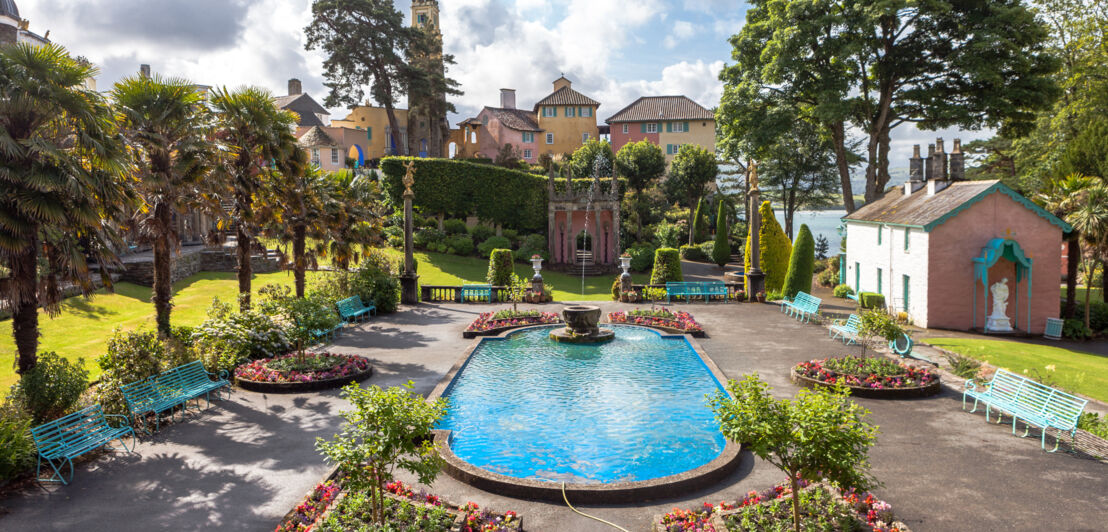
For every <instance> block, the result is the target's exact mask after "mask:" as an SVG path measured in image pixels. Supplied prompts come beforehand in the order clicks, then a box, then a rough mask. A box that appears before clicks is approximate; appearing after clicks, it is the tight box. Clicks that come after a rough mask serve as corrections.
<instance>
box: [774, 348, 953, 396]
mask: <svg viewBox="0 0 1108 532" xmlns="http://www.w3.org/2000/svg"><path fill="white" fill-rule="evenodd" d="M794 369H795V371H796V373H797V374H798V375H800V376H802V377H807V378H809V379H815V380H817V381H820V382H825V383H828V384H845V385H847V386H851V387H854V388H873V389H877V390H880V389H886V388H922V387H924V386H927V385H929V384H931V383H933V382H935V381H937V380H938V379H939V376H938V375H937V374H935V373H932V372H931V371H930V370H929V369H927V368H914V367H911V366H906V365H902V364H898V363H896V362H894V361H892V360H889V359H887V358H860V357H854V356H846V357H838V358H825V359H823V360H812V361H810V362H801V363H800V364H797V365H796V367H795V368H794Z"/></svg>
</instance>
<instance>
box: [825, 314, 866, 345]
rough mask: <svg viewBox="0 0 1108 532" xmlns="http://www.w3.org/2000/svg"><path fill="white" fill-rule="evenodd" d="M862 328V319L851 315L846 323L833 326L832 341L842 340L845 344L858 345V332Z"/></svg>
mask: <svg viewBox="0 0 1108 532" xmlns="http://www.w3.org/2000/svg"><path fill="white" fill-rule="evenodd" d="M861 327H862V318H859V317H858V315H857V314H851V315H850V317H849V318H847V319H846V321H844V322H841V323H836V324H835V325H832V326H831V329H830V330H831V333H830V334H831V339H832V340H842V341H843V344H845V345H850V344H856V343H858V330H859V329H860V328H861Z"/></svg>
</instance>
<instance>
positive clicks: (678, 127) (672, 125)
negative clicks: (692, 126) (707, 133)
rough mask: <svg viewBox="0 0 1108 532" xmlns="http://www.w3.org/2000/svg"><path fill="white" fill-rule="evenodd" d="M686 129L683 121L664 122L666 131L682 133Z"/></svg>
mask: <svg viewBox="0 0 1108 532" xmlns="http://www.w3.org/2000/svg"><path fill="white" fill-rule="evenodd" d="M688 130H689V129H688V128H687V127H685V123H684V122H667V123H666V131H671V132H673V133H684V132H686V131H688Z"/></svg>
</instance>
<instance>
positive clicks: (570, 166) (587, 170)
mask: <svg viewBox="0 0 1108 532" xmlns="http://www.w3.org/2000/svg"><path fill="white" fill-rule="evenodd" d="M613 159H615V156H614V155H612V145H611V144H609V143H608V141H606V140H600V139H590V140H589V141H588V142H586V143H584V144H582V145H581V147H580V148H577V151H575V152H573V156H572V157H570V159H569V162H568V163H566V167H567V168H566V169H567V171H568V172H569V174H570V177H576V178H586V177H593V175H594V174H595V175H596V176H597V177H611V175H612V161H613Z"/></svg>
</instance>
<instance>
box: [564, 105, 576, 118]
mask: <svg viewBox="0 0 1108 532" xmlns="http://www.w3.org/2000/svg"><path fill="white" fill-rule="evenodd" d="M576 113H577V108H576V107H566V118H573V116H574V115H575V114H576Z"/></svg>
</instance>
